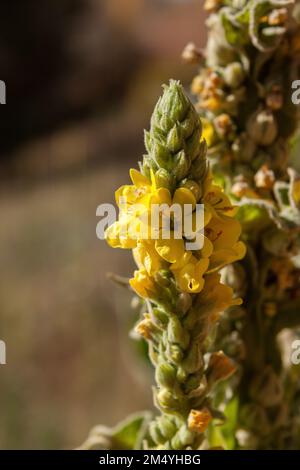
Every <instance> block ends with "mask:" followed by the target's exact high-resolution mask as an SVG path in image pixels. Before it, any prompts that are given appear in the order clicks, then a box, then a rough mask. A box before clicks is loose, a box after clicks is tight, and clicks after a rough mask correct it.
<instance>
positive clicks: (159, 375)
mask: <svg viewBox="0 0 300 470" xmlns="http://www.w3.org/2000/svg"><path fill="white" fill-rule="evenodd" d="M175 380H176V369H175V368H174V367H173V366H172V365H171V364H168V363H167V362H163V363H161V364H159V365H158V366H157V368H156V381H157V383H158V384H159V385H160V386H162V387H167V388H172V387H173V386H174V383H175Z"/></svg>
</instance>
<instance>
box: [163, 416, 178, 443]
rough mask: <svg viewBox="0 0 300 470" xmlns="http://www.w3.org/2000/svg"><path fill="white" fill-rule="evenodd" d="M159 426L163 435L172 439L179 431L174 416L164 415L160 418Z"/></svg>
mask: <svg viewBox="0 0 300 470" xmlns="http://www.w3.org/2000/svg"><path fill="white" fill-rule="evenodd" d="M159 426H160V431H161V433H162V435H163V436H164V437H165V438H166V439H171V438H172V437H173V436H174V434H175V433H176V431H177V426H176V424H175V422H174V421H173V418H172V417H169V416H167V415H163V416H161V417H160V418H159Z"/></svg>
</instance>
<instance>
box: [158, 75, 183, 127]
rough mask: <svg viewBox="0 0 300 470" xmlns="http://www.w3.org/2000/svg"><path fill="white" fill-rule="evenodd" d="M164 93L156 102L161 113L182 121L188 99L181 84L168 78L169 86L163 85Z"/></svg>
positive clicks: (173, 119)
mask: <svg viewBox="0 0 300 470" xmlns="http://www.w3.org/2000/svg"><path fill="white" fill-rule="evenodd" d="M163 88H164V94H163V96H162V98H161V100H160V101H159V103H158V109H159V111H160V112H161V115H167V116H169V118H170V119H171V120H172V121H183V120H184V119H185V118H186V116H187V114H188V112H189V110H190V101H189V99H188V98H187V96H186V95H185V93H184V91H183V88H182V86H181V85H180V83H179V82H177V81H175V80H170V84H169V86H167V85H164V87H163Z"/></svg>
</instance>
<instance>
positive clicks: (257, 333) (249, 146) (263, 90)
mask: <svg viewBox="0 0 300 470" xmlns="http://www.w3.org/2000/svg"><path fill="white" fill-rule="evenodd" d="M204 8H205V9H206V10H207V12H208V13H209V17H208V19H207V27H208V40H207V45H206V49H205V51H204V52H203V53H201V54H200V53H199V51H198V50H197V48H196V47H195V46H193V45H191V44H190V45H188V47H187V49H186V50H185V52H184V58H185V60H186V61H188V62H191V63H194V62H196V61H197V60H198V62H199V63H200V70H199V73H198V74H197V76H196V77H195V78H194V80H193V83H192V92H193V94H195V95H196V97H197V110H198V111H199V114H200V117H201V119H202V122H203V126H204V131H203V136H204V137H205V139H206V142H207V144H208V156H209V161H210V163H211V167H212V171H213V175H214V177H215V179H216V181H217V182H218V183H219V184H220V185H222V187H223V188H224V190H225V192H226V193H227V194H229V195H230V199H231V201H232V202H233V203H234V204H236V205H238V206H239V212H238V218H239V220H240V222H241V224H242V228H243V240H244V241H245V242H246V244H247V255H246V258H245V259H244V260H243V261H242V262H239V263H237V264H235V265H234V266H229V267H228V268H226V269H225V270H224V274H223V278H224V280H225V281H226V282H227V283H229V285H231V286H232V287H233V288H234V289H235V291H236V292H237V294H238V295H240V296H242V297H243V299H244V304H243V307H233V308H231V309H230V310H229V311H228V313H227V314H226V316H224V317H223V321H222V323H221V327H220V328H219V331H218V335H217V338H216V342H217V345H218V346H219V348H220V349H222V350H224V352H225V353H226V354H227V355H228V356H229V357H231V358H232V359H233V360H235V361H236V362H237V363H239V380H238V381H236V380H235V382H232V387H231V391H230V390H229V389H228V387H227V389H223V390H220V391H219V393H218V395H217V396H216V404H217V405H220V404H222V406H223V408H224V409H225V414H226V410H227V411H228V413H229V415H230V420H229V421H230V423H229V424H228V423H227V425H225V427H224V428H223V429H222V427H221V428H220V429H219V430H218V432H214V431H212V433H211V436H210V438H211V444H212V445H219V444H222V445H224V446H225V447H227V448H250V449H293V448H298V449H299V446H300V423H299V406H300V402H299V371H297V370H296V368H295V367H293V366H292V364H289V367H285V366H284V365H283V362H282V352H281V350H280V349H279V347H278V343H277V335H278V333H280V332H281V331H282V330H283V329H284V328H294V329H295V328H297V327H299V326H300V313H299V312H300V286H299V276H300V270H299V269H300V264H299V259H300V257H299V246H300V245H299V241H300V239H299V229H300V212H299V209H300V176H299V175H298V174H297V172H296V170H295V169H294V168H292V167H290V166H289V153H290V142H291V139H292V138H293V139H294V140H297V128H298V125H299V109H298V108H297V106H295V105H294V104H293V103H292V100H291V96H292V93H293V89H292V83H293V81H294V80H296V79H298V78H299V77H300V66H299V58H300V29H299V19H300V4H299V2H298V1H293V0H226V1H225V0H224V1H223V0H206V2H204ZM228 429H230V432H229V438H228Z"/></svg>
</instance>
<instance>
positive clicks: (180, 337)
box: [168, 317, 190, 349]
mask: <svg viewBox="0 0 300 470" xmlns="http://www.w3.org/2000/svg"><path fill="white" fill-rule="evenodd" d="M189 340H190V337H189V334H188V332H187V331H186V330H185V329H184V328H183V326H182V325H181V323H180V321H179V319H178V318H177V317H171V318H170V320H169V324H168V341H170V343H173V344H178V345H179V346H181V347H182V348H183V349H185V348H186V347H187V346H188V344H189Z"/></svg>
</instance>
